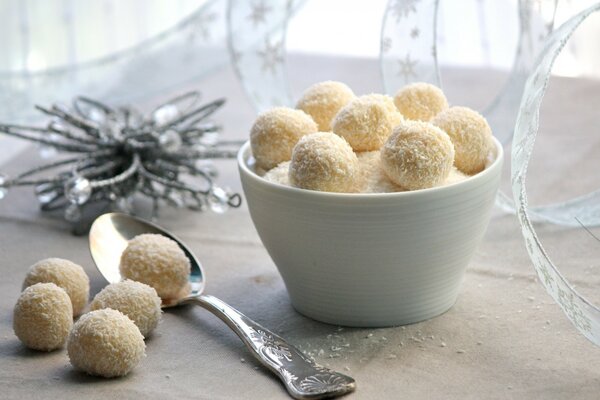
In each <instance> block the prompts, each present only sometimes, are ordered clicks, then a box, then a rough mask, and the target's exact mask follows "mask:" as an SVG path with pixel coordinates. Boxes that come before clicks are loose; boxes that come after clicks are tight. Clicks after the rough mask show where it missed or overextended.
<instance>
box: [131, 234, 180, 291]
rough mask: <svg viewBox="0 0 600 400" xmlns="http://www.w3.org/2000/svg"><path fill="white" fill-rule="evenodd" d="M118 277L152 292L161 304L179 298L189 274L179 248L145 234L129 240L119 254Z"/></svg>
mask: <svg viewBox="0 0 600 400" xmlns="http://www.w3.org/2000/svg"><path fill="white" fill-rule="evenodd" d="M120 270H121V276H122V277H123V278H126V279H132V280H134V281H138V282H142V283H145V284H146V285H150V286H152V287H153V288H154V289H156V293H158V295H159V296H160V297H161V299H162V300H163V301H170V300H173V299H177V298H178V297H180V296H181V291H182V289H183V288H185V286H186V285H187V283H188V277H189V275H190V271H191V265H190V260H189V259H188V258H187V256H186V255H185V253H184V252H183V250H181V247H179V245H178V244H177V243H176V242H175V241H174V240H171V239H169V238H168V237H166V236H163V235H158V234H152V233H145V234H142V235H138V236H136V237H134V238H133V239H131V240H130V241H129V244H128V245H127V248H126V249H125V251H123V254H122V255H121V265H120Z"/></svg>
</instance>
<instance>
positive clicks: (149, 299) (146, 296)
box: [90, 279, 161, 337]
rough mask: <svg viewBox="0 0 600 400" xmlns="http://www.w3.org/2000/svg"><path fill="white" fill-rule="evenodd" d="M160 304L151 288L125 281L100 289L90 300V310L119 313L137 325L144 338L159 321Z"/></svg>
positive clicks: (139, 283)
mask: <svg viewBox="0 0 600 400" xmlns="http://www.w3.org/2000/svg"><path fill="white" fill-rule="evenodd" d="M160 304H161V302H160V297H158V294H157V293H156V290H155V289H154V288H153V287H151V286H148V285H146V284H144V283H141V282H136V281H132V280H129V279H127V280H124V281H121V282H117V283H111V284H110V285H108V286H106V287H105V288H104V289H102V291H101V292H100V293H98V294H97V295H96V297H94V300H92V303H91V304H90V309H91V310H101V309H103V308H112V309H113V310H118V311H121V312H122V313H123V314H125V315H127V316H128V317H129V318H130V319H131V320H132V321H133V322H134V323H135V324H136V325H137V327H138V328H139V330H140V332H141V334H142V335H143V336H144V337H148V334H149V333H150V332H152V330H153V329H154V328H156V326H157V325H158V321H159V320H160V316H161V310H160Z"/></svg>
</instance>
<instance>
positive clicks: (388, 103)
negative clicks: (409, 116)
mask: <svg viewBox="0 0 600 400" xmlns="http://www.w3.org/2000/svg"><path fill="white" fill-rule="evenodd" d="M360 99H362V100H366V101H377V102H379V103H380V104H381V105H383V106H384V107H385V109H386V110H387V111H388V113H389V114H390V117H391V121H392V130H393V129H394V128H395V127H396V126H398V125H400V124H401V123H403V122H404V121H405V119H404V117H403V116H402V114H400V111H398V109H397V108H396V105H395V104H394V98H393V97H391V96H388V95H387V94H380V93H371V94H366V95H364V96H360ZM377 150H379V149H377Z"/></svg>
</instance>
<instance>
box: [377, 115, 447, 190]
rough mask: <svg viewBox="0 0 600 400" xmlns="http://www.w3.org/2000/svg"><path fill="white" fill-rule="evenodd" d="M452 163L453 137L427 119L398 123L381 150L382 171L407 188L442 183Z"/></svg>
mask: <svg viewBox="0 0 600 400" xmlns="http://www.w3.org/2000/svg"><path fill="white" fill-rule="evenodd" d="M453 163H454V146H453V145H452V142H451V141H450V138H449V137H448V135H446V133H445V132H443V131H442V130H441V129H439V128H437V127H435V126H433V125H431V124H430V123H427V122H417V121H415V122H409V123H405V124H401V125H399V126H397V127H396V128H395V129H394V133H392V136H390V138H389V139H388V140H387V142H386V143H385V144H384V145H383V147H382V149H381V166H382V167H383V170H384V171H385V173H386V174H387V176H388V177H389V178H390V179H391V180H392V181H393V182H394V183H395V184H397V185H398V186H400V187H403V188H405V189H408V190H416V189H427V188H430V187H434V186H438V185H440V184H442V183H443V182H444V181H445V180H446V178H447V177H448V174H450V170H451V169H452V164H453Z"/></svg>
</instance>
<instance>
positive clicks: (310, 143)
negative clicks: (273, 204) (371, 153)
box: [289, 132, 360, 192]
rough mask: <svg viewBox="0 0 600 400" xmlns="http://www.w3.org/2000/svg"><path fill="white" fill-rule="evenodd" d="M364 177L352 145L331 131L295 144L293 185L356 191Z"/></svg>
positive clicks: (290, 169) (290, 174)
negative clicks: (359, 179)
mask: <svg viewBox="0 0 600 400" xmlns="http://www.w3.org/2000/svg"><path fill="white" fill-rule="evenodd" d="M359 176H360V172H359V166H358V158H357V157H356V154H354V152H353V151H352V147H350V145H349V144H348V143H347V142H346V141H345V140H344V139H342V138H341V137H339V136H337V135H336V134H333V133H331V132H317V133H313V134H310V135H307V136H304V137H303V138H302V139H300V141H299V142H298V144H297V145H296V146H295V147H294V151H293V153H292V161H291V162H290V165H289V178H290V183H291V184H292V185H293V186H296V187H299V188H303V189H309V190H319V191H323V192H353V191H355V190H356V189H357V187H358V182H357V179H358V178H359Z"/></svg>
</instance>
